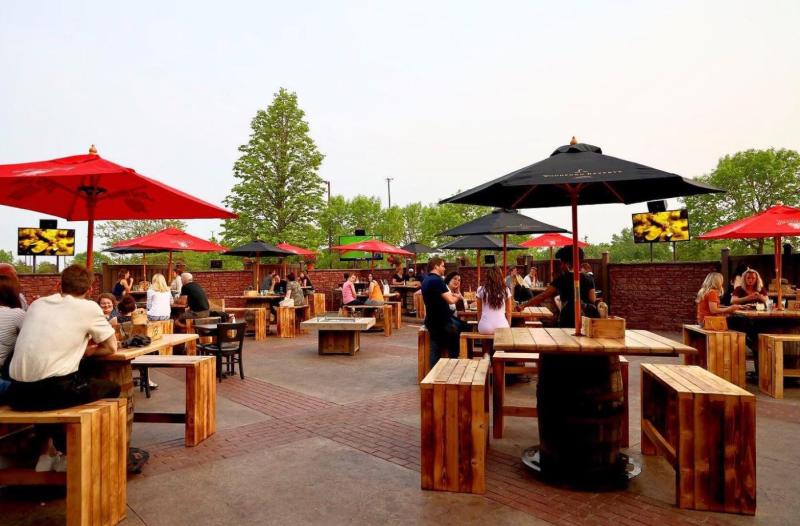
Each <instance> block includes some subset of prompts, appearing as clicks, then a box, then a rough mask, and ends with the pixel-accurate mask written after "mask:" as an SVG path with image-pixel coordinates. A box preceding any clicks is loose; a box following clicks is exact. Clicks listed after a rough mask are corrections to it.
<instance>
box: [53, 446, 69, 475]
mask: <svg viewBox="0 0 800 526" xmlns="http://www.w3.org/2000/svg"><path fill="white" fill-rule="evenodd" d="M53 471H57V472H59V473H66V472H67V455H65V454H64V453H62V452H61V451H59V452H58V454H57V455H56V456H55V457H53Z"/></svg>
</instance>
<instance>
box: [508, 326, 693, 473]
mask: <svg viewBox="0 0 800 526" xmlns="http://www.w3.org/2000/svg"><path fill="white" fill-rule="evenodd" d="M574 332H575V331H574V329H561V328H525V327H519V328H508V329H498V330H497V331H496V332H495V336H494V349H495V350H496V351H508V352H511V353H537V354H538V355H539V378H538V385H537V390H536V392H537V403H536V409H537V412H538V419H539V440H540V446H538V447H534V448H529V449H527V450H526V451H525V452H524V453H523V458H522V460H523V462H524V463H525V464H526V465H528V466H529V467H531V468H533V469H535V470H536V471H539V472H540V473H541V474H542V475H543V476H544V477H545V478H547V479H551V480H552V479H556V480H559V481H562V482H569V483H580V484H586V485H603V486H606V487H608V486H611V487H620V486H624V485H625V484H626V483H627V474H626V464H627V462H626V460H627V459H626V457H625V456H624V455H622V454H621V453H620V443H621V438H622V435H621V433H622V415H623V411H624V402H625V397H626V396H627V393H624V391H623V389H622V376H621V371H620V365H619V356H620V355H643V356H675V355H678V354H694V353H696V352H697V351H696V350H695V349H693V348H692V347H689V346H688V345H684V344H683V343H679V342H676V341H673V340H670V339H669V338H665V337H663V336H660V335H658V334H655V333H652V332H649V331H644V330H627V331H625V337H624V338H620V339H611V338H588V337H586V336H577V337H576V336H574ZM503 366H504V362H503V361H500V360H498V361H497V362H495V363H493V369H494V372H493V377H494V381H495V384H496V390H495V396H500V398H499V399H498V400H496V402H495V407H497V404H499V406H500V407H502V406H503V400H502V383H503V379H504V378H505V371H504V367H503ZM498 393H500V394H499V395H498Z"/></svg>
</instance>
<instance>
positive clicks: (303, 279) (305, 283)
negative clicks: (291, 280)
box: [297, 270, 314, 289]
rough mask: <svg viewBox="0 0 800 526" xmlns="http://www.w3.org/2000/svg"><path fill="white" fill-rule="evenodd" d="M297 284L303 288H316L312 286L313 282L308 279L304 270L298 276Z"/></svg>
mask: <svg viewBox="0 0 800 526" xmlns="http://www.w3.org/2000/svg"><path fill="white" fill-rule="evenodd" d="M297 283H299V284H300V286H301V287H303V288H312V289H313V288H314V285H312V284H311V280H310V279H308V276H307V275H306V273H305V272H303V271H302V270H301V271H300V273H299V274H298V275H297Z"/></svg>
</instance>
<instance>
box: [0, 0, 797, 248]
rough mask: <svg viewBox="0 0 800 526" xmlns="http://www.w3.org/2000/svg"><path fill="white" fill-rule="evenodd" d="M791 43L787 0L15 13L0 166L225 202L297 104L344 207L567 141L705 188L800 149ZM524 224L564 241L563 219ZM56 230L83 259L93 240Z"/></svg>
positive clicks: (793, 17) (611, 208) (607, 209)
mask: <svg viewBox="0 0 800 526" xmlns="http://www.w3.org/2000/svg"><path fill="white" fill-rule="evenodd" d="M798 27H800V2H797V1H796V0H786V1H762V2H758V3H755V2H745V1H706V2H696V1H695V2H683V1H670V2H644V1H643V2H638V1H591V2H589V1H585V2H569V3H564V2H555V1H554V2H536V1H530V0H527V1H506V2H471V1H439V2H423V1H416V0H406V1H404V2H378V1H348V2H344V1H340V2H334V1H327V2H325V1H298V2H267V1H265V2H255V1H253V2H237V1H228V2H224V3H223V2H206V1H200V0H194V1H191V2H188V1H186V2H184V1H170V2H155V1H139V2H133V3H131V2H128V3H122V2H81V1H72V2H67V1H63V2H57V1H50V2H45V1H14V0H12V1H4V2H2V3H0V72H2V73H0V76H1V77H2V81H0V164H5V163H17V162H26V161H35V160H43V159H50V158H56V157H63V156H67V155H74V154H78V153H86V152H87V150H88V148H89V145H91V144H95V145H97V148H98V150H99V153H100V155H102V156H103V157H105V158H107V159H109V160H112V161H114V162H117V163H119V164H122V165H125V166H130V167H133V168H135V169H136V170H137V171H138V172H140V173H142V174H145V175H147V176H150V177H153V178H155V179H158V180H160V181H162V182H164V183H166V184H168V185H171V186H174V187H177V188H180V189H182V190H184V191H186V192H189V193H190V194H192V195H195V196H197V197H199V198H201V199H204V200H206V201H209V202H212V203H216V204H221V203H222V200H223V199H224V198H225V196H226V195H227V193H228V192H229V191H230V188H231V187H232V186H233V184H234V178H233V175H232V167H233V163H234V161H235V160H236V158H237V157H238V154H239V152H238V150H237V148H238V147H239V145H241V144H244V143H246V142H247V140H248V138H249V134H250V121H251V120H252V118H253V117H254V116H255V113H256V111H257V110H259V109H265V108H266V107H267V106H268V105H269V104H270V102H271V100H272V98H273V95H274V93H275V92H277V91H278V89H279V88H281V87H285V88H287V89H289V90H290V91H294V92H296V93H297V95H298V97H299V104H300V107H301V108H302V109H303V110H304V111H305V112H306V119H307V121H308V123H309V125H310V128H311V131H310V134H311V136H312V138H313V139H314V141H315V142H316V144H317V146H318V147H319V149H320V151H321V152H322V153H323V154H324V155H325V159H324V161H323V163H322V166H321V168H320V172H319V173H320V176H321V177H322V178H323V179H327V180H330V181H331V191H332V192H333V193H334V194H341V195H344V196H346V197H353V196H355V195H358V194H364V195H375V196H379V197H380V198H381V199H382V201H383V202H384V203H385V201H386V197H387V192H386V187H387V183H386V178H387V177H388V178H392V179H393V181H392V183H391V185H392V186H391V193H392V204H394V205H405V204H408V203H411V202H415V201H421V202H424V203H433V202H436V201H438V200H439V199H442V198H445V197H448V196H450V195H453V194H455V193H456V192H457V191H459V190H466V189H468V188H471V187H473V186H476V185H479V184H482V183H484V182H486V181H489V180H491V179H494V178H496V177H499V176H502V175H505V174H506V173H509V172H511V171H514V170H516V169H518V168H521V167H523V166H527V165H529V164H532V163H534V162H536V161H539V160H541V159H543V158H545V157H547V156H549V155H550V153H551V152H552V151H553V150H554V149H555V148H557V147H558V146H561V145H563V144H566V143H567V142H569V140H570V138H571V137H572V136H573V135H574V136H576V137H577V138H578V140H579V141H581V142H587V143H590V144H595V145H598V146H600V147H602V149H603V152H604V153H606V154H609V155H613V156H615V157H621V158H623V159H628V160H632V161H636V162H639V163H642V164H646V165H649V166H653V167H656V168H660V169H663V170H666V171H669V172H674V173H678V174H681V175H683V176H686V177H696V176H698V175H702V174H706V173H708V172H710V171H711V170H713V169H714V167H715V166H716V164H717V161H718V159H719V158H720V157H721V156H723V155H726V154H732V153H735V152H737V151H741V150H746V149H750V148H757V149H760V148H770V147H774V148H791V149H795V150H800V68H798V67H797V65H798V64H800V42H798V39H797V28H798ZM0 192H2V188H0ZM675 204H676V203H675V202H674V201H671V202H670V206H671V207H674V206H675ZM645 210H646V205H645V204H644V203H640V204H637V205H630V206H623V205H595V206H587V207H581V208H580V210H579V225H580V228H579V232H580V237H581V238H583V237H584V236H587V237H588V240H589V242H595V243H597V242H603V241H608V240H610V238H611V236H612V234H615V233H618V232H619V231H620V230H621V229H622V228H625V227H628V226H630V221H631V218H630V214H631V213H633V212H640V211H645ZM523 212H524V213H526V214H527V215H530V216H532V217H535V218H536V219H539V220H541V221H544V222H547V223H550V224H555V225H558V226H562V227H564V228H567V229H569V228H570V219H569V210H568V209H564V208H550V209H539V210H524V211H523ZM0 217H1V219H0V249H5V250H11V251H12V252H14V253H16V229H17V227H18V226H37V225H38V220H39V219H40V218H45V217H47V216H44V215H42V214H39V213H36V212H28V211H22V210H18V209H14V208H9V207H4V206H0ZM188 224H189V228H188V231H189V232H190V233H193V234H195V235H199V236H202V237H208V236H210V235H211V234H212V233H217V234H219V233H220V231H221V227H220V222H218V221H212V220H190V221H188ZM59 226H60V227H62V228H75V229H76V233H77V241H76V249H77V251H78V252H81V251H84V250H85V247H86V223H68V222H66V221H64V220H60V221H59Z"/></svg>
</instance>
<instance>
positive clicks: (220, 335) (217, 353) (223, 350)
mask: <svg viewBox="0 0 800 526" xmlns="http://www.w3.org/2000/svg"><path fill="white" fill-rule="evenodd" d="M246 328H247V323H245V322H243V321H242V322H237V323H219V324H217V335H216V342H213V343H203V344H199V345H198V346H197V349H198V350H199V351H200V353H201V354H204V355H209V356H214V357H215V358H216V359H217V381H220V382H221V381H222V380H223V374H222V366H223V364H224V365H225V367H226V374H228V375H230V376H233V374H234V366H235V365H236V364H238V365H239V376H240V377H241V379H242V380H244V367H243V366H242V350H243V348H244V332H245V329H246Z"/></svg>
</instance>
